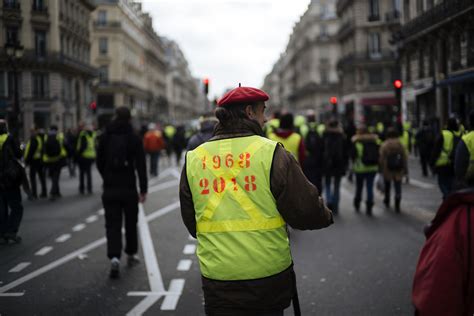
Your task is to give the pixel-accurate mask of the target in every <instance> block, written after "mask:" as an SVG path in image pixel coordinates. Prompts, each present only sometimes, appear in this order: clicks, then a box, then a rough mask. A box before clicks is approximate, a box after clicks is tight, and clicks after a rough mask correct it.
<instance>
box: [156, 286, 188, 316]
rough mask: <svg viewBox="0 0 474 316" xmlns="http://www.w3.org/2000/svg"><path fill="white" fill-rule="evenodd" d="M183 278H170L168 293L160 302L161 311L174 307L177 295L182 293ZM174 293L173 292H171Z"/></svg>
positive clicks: (176, 302) (171, 309) (173, 308)
mask: <svg viewBox="0 0 474 316" xmlns="http://www.w3.org/2000/svg"><path fill="white" fill-rule="evenodd" d="M183 288H184V279H174V280H171V283H170V289H169V292H170V293H169V294H168V295H166V297H165V299H164V300H163V303H161V310H162V311H173V310H175V309H176V305H177V304H178V300H179V297H180V296H181V293H183ZM173 293H174V294H173Z"/></svg>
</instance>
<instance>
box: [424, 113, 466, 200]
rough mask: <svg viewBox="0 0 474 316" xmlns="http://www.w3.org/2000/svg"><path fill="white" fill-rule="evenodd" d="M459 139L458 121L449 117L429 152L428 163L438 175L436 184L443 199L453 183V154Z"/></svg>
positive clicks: (450, 190)
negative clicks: (445, 126)
mask: <svg viewBox="0 0 474 316" xmlns="http://www.w3.org/2000/svg"><path fill="white" fill-rule="evenodd" d="M460 139H461V133H460V131H459V123H458V121H457V120H456V118H453V117H451V118H449V119H448V122H447V128H446V129H444V130H442V131H441V134H440V135H439V136H438V137H437V139H436V141H435V144H434V148H433V151H432V154H431V159H430V165H431V166H432V169H433V170H434V172H435V173H436V174H437V176H438V186H439V189H440V191H441V193H442V194H443V199H445V198H446V197H447V196H448V194H450V193H451V192H452V190H453V185H454V154H455V150H456V146H457V144H458V142H459V140H460Z"/></svg>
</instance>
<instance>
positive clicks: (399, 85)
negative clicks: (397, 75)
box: [393, 79, 403, 110]
mask: <svg viewBox="0 0 474 316" xmlns="http://www.w3.org/2000/svg"><path fill="white" fill-rule="evenodd" d="M393 87H394V88H395V99H396V100H397V107H398V110H400V109H401V108H402V107H401V105H402V88H403V81H401V80H400V79H396V80H394V81H393Z"/></svg>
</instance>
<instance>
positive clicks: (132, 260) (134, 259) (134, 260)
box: [127, 255, 140, 267]
mask: <svg viewBox="0 0 474 316" xmlns="http://www.w3.org/2000/svg"><path fill="white" fill-rule="evenodd" d="M139 263H140V257H138V256H137V255H129V256H128V257H127V265H128V266H129V267H133V266H135V265H137V264H139Z"/></svg>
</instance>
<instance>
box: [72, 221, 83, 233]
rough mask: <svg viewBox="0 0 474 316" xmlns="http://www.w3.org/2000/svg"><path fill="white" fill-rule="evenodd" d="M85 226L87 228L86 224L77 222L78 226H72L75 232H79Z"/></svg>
mask: <svg viewBox="0 0 474 316" xmlns="http://www.w3.org/2000/svg"><path fill="white" fill-rule="evenodd" d="M84 228H86V225H85V224H82V223H81V224H77V225H76V226H74V227H73V228H72V231H73V232H78V231H81V230H83V229H84Z"/></svg>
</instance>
